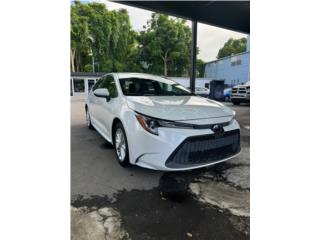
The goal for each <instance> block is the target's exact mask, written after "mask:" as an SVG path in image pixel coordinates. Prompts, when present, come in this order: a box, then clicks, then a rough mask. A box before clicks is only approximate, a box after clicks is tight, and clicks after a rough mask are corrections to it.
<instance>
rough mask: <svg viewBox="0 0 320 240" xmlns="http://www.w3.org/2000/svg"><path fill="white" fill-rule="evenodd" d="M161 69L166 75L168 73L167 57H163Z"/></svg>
mask: <svg viewBox="0 0 320 240" xmlns="http://www.w3.org/2000/svg"><path fill="white" fill-rule="evenodd" d="M163 70H164V75H165V76H167V74H168V67H167V59H163Z"/></svg>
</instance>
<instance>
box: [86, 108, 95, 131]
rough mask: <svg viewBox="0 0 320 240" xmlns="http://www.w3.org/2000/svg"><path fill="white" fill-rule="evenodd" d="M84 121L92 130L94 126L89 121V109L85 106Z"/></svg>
mask: <svg viewBox="0 0 320 240" xmlns="http://www.w3.org/2000/svg"><path fill="white" fill-rule="evenodd" d="M86 121H87V126H88V128H89V129H90V130H94V127H93V125H92V123H91V117H90V114H89V111H88V108H86Z"/></svg>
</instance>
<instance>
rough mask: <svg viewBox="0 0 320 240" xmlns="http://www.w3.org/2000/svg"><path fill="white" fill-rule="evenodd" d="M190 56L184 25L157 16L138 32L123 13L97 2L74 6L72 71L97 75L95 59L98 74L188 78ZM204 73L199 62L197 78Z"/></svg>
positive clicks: (189, 38) (162, 15) (201, 62)
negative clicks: (140, 74)
mask: <svg viewBox="0 0 320 240" xmlns="http://www.w3.org/2000/svg"><path fill="white" fill-rule="evenodd" d="M198 52H199V50H198V49H197V53H198ZM190 53H191V29H190V27H189V26H188V25H187V24H186V20H182V19H179V18H172V17H169V16H167V15H164V14H158V13H154V14H152V17H151V19H150V20H149V21H148V22H147V24H146V26H144V30H143V31H141V32H139V33H138V32H135V31H133V30H132V27H131V23H130V19H129V16H128V13H127V11H126V10H125V9H120V10H112V11H110V10H108V9H107V8H106V5H105V4H102V3H96V2H90V3H81V2H79V1H76V2H74V3H73V4H72V5H71V49H70V65H71V71H72V72H81V71H85V72H91V71H93V67H92V57H94V62H95V66H94V69H95V71H100V72H148V73H152V74H159V75H165V76H167V75H170V76H189V70H190V65H191V63H190V60H191V59H190V58H191V56H190ZM203 73H204V62H203V61H201V60H197V76H203Z"/></svg>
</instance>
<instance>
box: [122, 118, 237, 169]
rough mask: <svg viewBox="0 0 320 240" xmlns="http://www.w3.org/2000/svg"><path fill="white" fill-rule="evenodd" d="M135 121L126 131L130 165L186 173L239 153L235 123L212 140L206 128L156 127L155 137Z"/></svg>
mask: <svg viewBox="0 0 320 240" xmlns="http://www.w3.org/2000/svg"><path fill="white" fill-rule="evenodd" d="M135 122H136V124H134V125H133V126H132V125H131V131H130V130H129V131H128V130H127V131H126V132H127V137H128V144H129V154H130V162H131V163H132V164H135V165H139V166H141V167H145V168H149V169H154V170H162V171H182V170H190V169H196V168H201V167H206V166H210V165H213V164H216V163H219V162H223V161H226V160H228V159H231V158H233V157H235V156H236V155H238V154H239V153H240V133H239V124H238V123H237V121H236V120H233V121H231V123H230V124H229V125H227V126H225V127H223V128H224V135H223V136H221V137H215V136H214V134H213V132H212V130H210V129H181V128H159V135H158V136H157V135H153V134H150V133H149V132H147V131H145V130H144V129H143V128H142V127H141V126H140V125H139V123H138V122H137V121H135ZM190 140H191V142H192V141H193V143H190ZM194 140H199V141H194ZM186 144H187V145H186Z"/></svg>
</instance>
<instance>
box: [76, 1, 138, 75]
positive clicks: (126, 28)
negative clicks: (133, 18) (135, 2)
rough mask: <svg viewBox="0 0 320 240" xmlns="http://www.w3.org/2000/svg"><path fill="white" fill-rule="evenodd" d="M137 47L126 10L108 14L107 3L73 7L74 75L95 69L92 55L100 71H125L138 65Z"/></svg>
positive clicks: (79, 4)
mask: <svg viewBox="0 0 320 240" xmlns="http://www.w3.org/2000/svg"><path fill="white" fill-rule="evenodd" d="M135 45H137V43H136V33H135V32H134V31H133V30H132V28H131V24H130V19H129V16H128V13H127V11H126V10H125V9H120V10H117V11H115V10H113V11H109V10H108V9H107V8H106V5H105V4H101V3H95V2H92V3H81V2H79V1H76V2H75V3H74V4H73V5H72V6H71V52H70V65H71V71H72V72H74V71H90V70H92V57H91V56H90V55H91V54H92V55H93V56H94V59H95V61H96V62H98V63H99V71H103V72H111V71H126V70H128V68H129V66H136V65H135V64H134V63H133V60H132V59H131V58H132V57H133V56H134V54H135V53H136V49H135ZM90 66H91V67H90ZM136 68H138V66H136Z"/></svg>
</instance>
